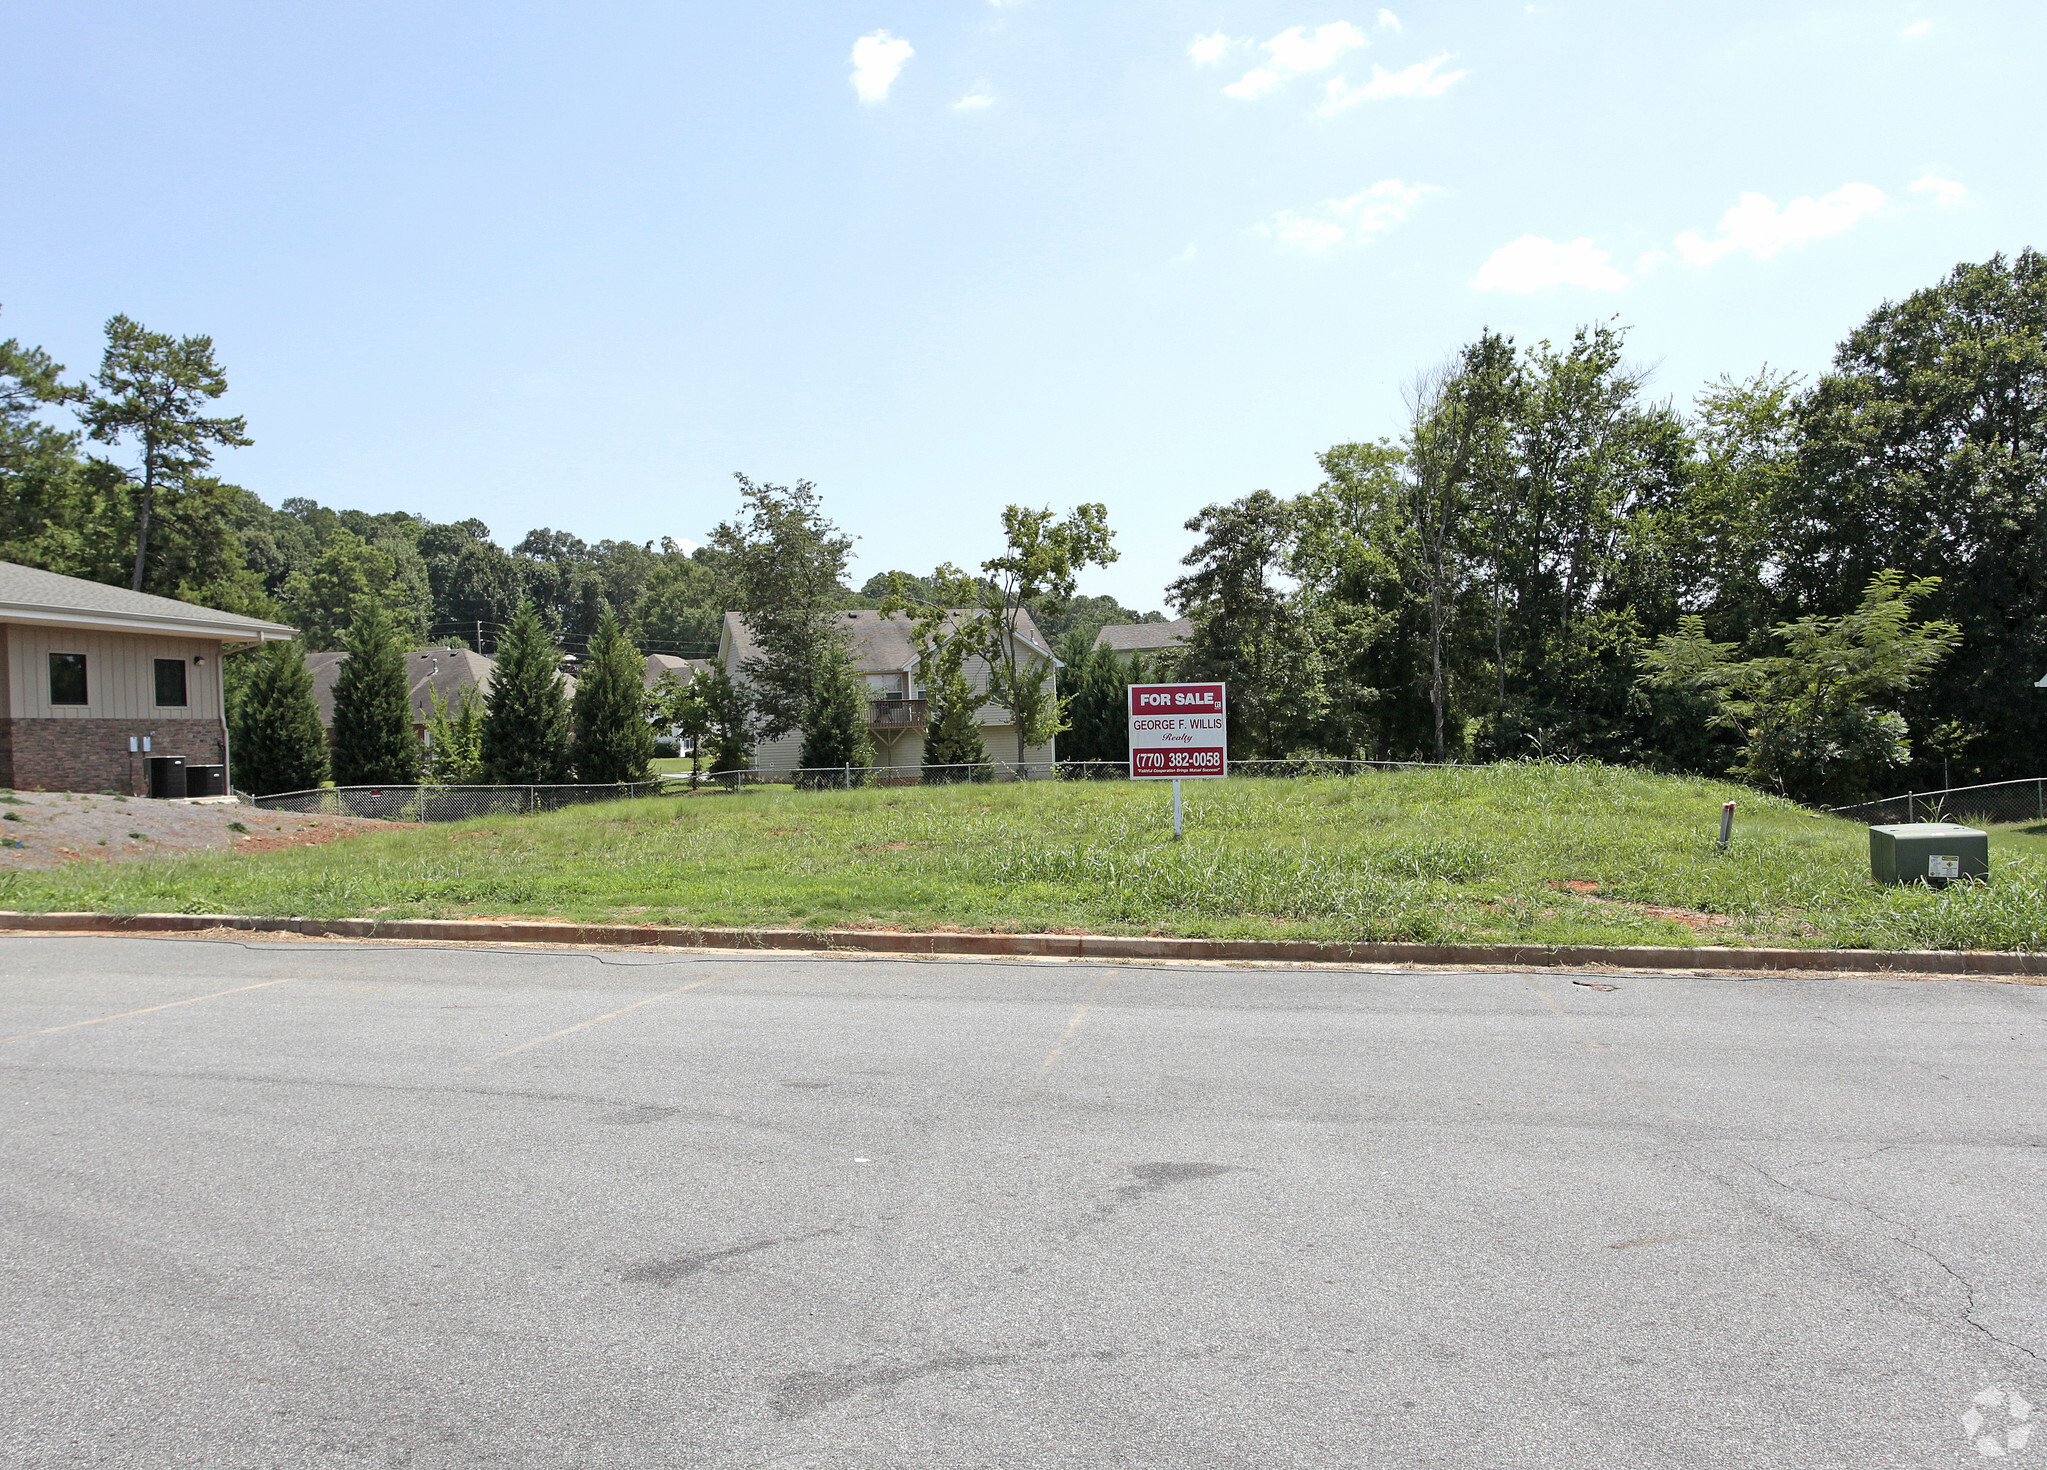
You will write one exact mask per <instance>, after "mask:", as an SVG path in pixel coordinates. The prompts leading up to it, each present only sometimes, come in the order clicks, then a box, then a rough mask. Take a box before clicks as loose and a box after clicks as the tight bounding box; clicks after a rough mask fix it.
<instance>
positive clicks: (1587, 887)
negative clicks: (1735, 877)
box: [1549, 878, 1734, 934]
mask: <svg viewBox="0 0 2047 1470" xmlns="http://www.w3.org/2000/svg"><path fill="white" fill-rule="evenodd" d="M1549 886H1550V887H1552V888H1556V889H1560V890H1562V891H1563V892H1565V893H1571V894H1576V895H1577V896H1578V897H1579V898H1582V899H1584V900H1585V901H1586V902H1587V903H1596V904H1601V905H1603V906H1605V907H1607V908H1616V909H1626V910H1628V911H1629V912H1630V913H1636V914H1640V915H1642V916H1643V917H1644V918H1647V919H1663V920H1666V921H1667V922H1669V923H1672V924H1682V925H1684V927H1685V928H1687V929H1689V930H1691V931H1692V933H1694V934H1717V933H1719V932H1720V931H1721V930H1723V929H1725V928H1726V927H1727V926H1728V925H1729V924H1731V923H1733V922H1734V921H1733V920H1732V919H1730V918H1728V917H1727V916H1726V915H1725V914H1703V913H1700V912H1699V911H1698V910H1697V909H1679V908H1672V907H1670V905H1668V904H1661V903H1629V902H1628V901H1627V900H1626V899H1621V898H1604V897H1601V895H1600V892H1599V885H1598V884H1597V883H1594V882H1592V881H1591V880H1590V879H1586V878H1560V879H1558V880H1557V881H1555V882H1553V883H1551V884H1550V885H1549Z"/></svg>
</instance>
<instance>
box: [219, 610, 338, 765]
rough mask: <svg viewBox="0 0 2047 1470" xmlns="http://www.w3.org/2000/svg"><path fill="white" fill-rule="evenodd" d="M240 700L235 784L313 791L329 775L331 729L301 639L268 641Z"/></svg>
mask: <svg viewBox="0 0 2047 1470" xmlns="http://www.w3.org/2000/svg"><path fill="white" fill-rule="evenodd" d="M253 662H254V664H255V668H254V669H252V670H251V671H250V673H249V676H248V679H247V681H246V682H245V683H244V684H243V686H242V689H241V694H240V697H239V698H238V699H237V700H236V701H235V710H234V732H233V742H232V745H231V748H230V757H231V759H232V760H233V761H234V771H233V773H232V776H233V780H234V784H235V785H236V786H237V787H239V788H240V789H242V790H243V791H247V792H251V793H253V794H255V795H257V796H269V795H272V794H274V793H276V792H279V791H310V790H312V789H313V788H314V787H316V786H318V785H319V784H320V783H321V782H323V781H325V780H326V779H327V732H326V731H325V730H324V729H322V728H321V726H320V707H319V705H318V704H317V703H315V702H314V699H313V675H312V671H311V670H309V669H308V668H307V667H306V656H305V650H304V649H302V648H300V647H299V645H298V643H297V642H296V641H292V642H286V643H267V644H265V645H264V646H263V648H262V649H261V651H259V652H258V653H257V654H256V656H255V658H254V660H253Z"/></svg>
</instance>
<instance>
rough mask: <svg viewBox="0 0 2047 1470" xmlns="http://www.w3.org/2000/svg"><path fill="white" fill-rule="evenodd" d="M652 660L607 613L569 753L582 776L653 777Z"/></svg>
mask: <svg viewBox="0 0 2047 1470" xmlns="http://www.w3.org/2000/svg"><path fill="white" fill-rule="evenodd" d="M646 667H647V666H646V661H645V660H644V659H642V658H641V657H640V651H639V650H638V649H637V648H635V647H633V645H632V641H631V640H630V639H628V638H627V637H626V636H625V634H624V633H622V632H620V631H619V627H618V619H617V618H615V617H613V616H612V615H611V614H610V613H609V612H606V613H605V614H604V616H603V617H601V618H599V619H598V620H597V634H596V636H595V637H594V638H592V639H591V640H590V661H589V663H588V664H587V665H586V666H585V667H584V670H583V677H582V678H581V679H580V680H578V681H577V683H576V698H575V703H574V705H573V708H572V714H573V717H574V723H575V738H574V740H573V742H572V743H571V746H570V751H569V757H570V761H571V763H572V764H573V765H574V766H575V768H576V779H577V780H578V781H651V780H652V779H653V777H654V772H653V768H652V767H651V766H649V765H648V762H649V761H651V760H652V759H653V758H654V731H653V728H652V727H651V726H650V725H648V723H647V717H646V712H645V708H644V704H645V699H644V696H645V694H646V687H647V676H646Z"/></svg>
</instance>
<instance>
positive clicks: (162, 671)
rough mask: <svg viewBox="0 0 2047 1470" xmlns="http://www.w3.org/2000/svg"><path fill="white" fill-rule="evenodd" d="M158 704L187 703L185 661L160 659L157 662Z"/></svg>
mask: <svg viewBox="0 0 2047 1470" xmlns="http://www.w3.org/2000/svg"><path fill="white" fill-rule="evenodd" d="M156 702H157V703H158V704H160V705H177V706H179V707H180V708H182V707H183V706H184V703H185V661H184V660H183V659H181V658H160V659H158V660H157V661H156Z"/></svg>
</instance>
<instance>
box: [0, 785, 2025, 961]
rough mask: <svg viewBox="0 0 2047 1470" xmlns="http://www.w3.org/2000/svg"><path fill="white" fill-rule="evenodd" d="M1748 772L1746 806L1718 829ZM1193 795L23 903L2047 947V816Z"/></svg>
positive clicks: (387, 842)
mask: <svg viewBox="0 0 2047 1470" xmlns="http://www.w3.org/2000/svg"><path fill="white" fill-rule="evenodd" d="M1730 795H1732V796H1735V797H1736V799H1737V800H1738V801H1739V802H1740V803H1741V811H1740V817H1739V820H1738V821H1737V824H1736V829H1735V840H1734V842H1733V844H1732V846H1731V847H1730V848H1729V849H1728V850H1727V851H1725V852H1721V851H1719V850H1718V849H1717V847H1716V846H1715V843H1714V838H1715V836H1716V834H1717V831H1718V824H1719V815H1720V803H1721V801H1722V800H1724V799H1725V798H1726V797H1728V796H1730ZM1169 799H1170V798H1169V790H1168V788H1167V787H1166V786H1165V785H1164V784H1163V783H1159V784H1151V783H1146V784H1131V783H1125V782H1102V783H1085V782H1079V783H1064V782H1034V783H1030V784H1024V785H992V786H956V787H933V788H896V789H882V790H869V791H851V792H802V793H799V792H792V791H789V790H787V789H785V788H774V789H756V790H753V791H749V792H747V793H746V794H744V795H739V796H734V795H731V794H727V793H710V792H705V793H699V794H696V795H690V796H663V797H652V798H648V799H646V800H642V801H636V802H621V803H609V804H605V805H601V806H591V807H583V808H579V809H576V810H573V811H566V812H559V813H555V814H552V815H548V816H541V817H517V818H501V819H494V820H484V821H477V822H470V823H454V824H445V825H437V826H432V827H421V828H416V829H411V830H404V831H396V832H389V833H377V834H373V835H369V836H364V837H359V838H354V839H351V840H348V841H344V842H337V843H334V844H331V845H329V846H326V847H318V848H305V849H293V850H286V851H279V852H267V853H233V852H227V853H199V854H193V855H190V856H183V857H175V858H164V859H159V860H154V861H150V862H137V863H128V864H120V865H109V866H104V867H103V866H100V865H98V864H91V863H80V864H75V865H73V866H72V867H70V868H68V869H65V870H63V871H60V872H53V873H20V874H15V875H11V876H10V877H8V878H6V879H4V880H0V907H7V908H21V909H41V910H48V909H93V910H100V911H106V912H121V913H132V912H143V911H166V910H168V911H183V912H195V913H206V912H211V913H246V914H300V915H310V916H318V917H339V916H346V915H383V916H389V917H394V918H396V917H413V916H419V917H463V916H471V915H502V916H514V915H517V916H548V917H557V918H567V919H577V920H604V919H624V920H629V921H644V922H649V923H680V924H703V925H715V926H724V925H774V926H783V925H792V924H793V925H798V926H809V927H818V928H823V927H837V926H848V925H858V926H868V927H887V928H905V929H936V928H967V929H1001V930H1018V931H1032V930H1036V931H1045V930H1054V931H1056V930H1068V931H1074V930H1079V931H1087V932H1093V933H1110V934H1131V933H1161V934H1186V935H1207V936H1216V937H1253V938H1269V937H1287V938H1310V939H1412V940H1466V941H1479V942H1517V943H1527V942H1538V943H1576V944H1672V943H1675V944H1693V943H1728V944H1790V945H1805V946H1821V945H1845V946H1869V947H1876V948H1928V947H1930V948H2001V949H2034V948H2041V947H2047V828H2028V829H2012V828H2006V829H1999V830H1997V831H1996V832H1994V833H1993V836H1992V841H1991V858H1992V864H1993V876H1994V881H1993V882H1992V883H1990V884H1987V885H1976V884H1970V885H1957V886H1955V887H1953V888H1950V889H1947V890H1944V891H1935V890H1931V889H1927V888H1924V887H1911V888H1879V887H1877V886H1876V885H1875V884H1874V883H1872V882H1871V881H1870V879H1869V876H1868V871H1869V861H1868V838H1867V836H1866V834H1865V831H1864V829H1863V828H1862V827H1860V826H1856V825H1852V824H1849V823H1846V822H1841V821H1837V820H1834V819H1831V818H1824V817H1816V816H1813V815H1811V814H1810V813H1808V812H1806V811H1804V810H1802V809H1800V808H1797V807H1794V806H1792V805H1790V804H1789V803H1786V802H1780V801H1775V800H1773V799H1771V798H1768V797H1763V796H1759V795H1757V794H1756V793H1754V792H1752V791H1745V790H1739V789H1737V788H1732V787H1726V786H1722V785H1719V784H1717V783H1713V782H1708V781H1697V780H1686V779H1676V778H1669V777H1659V776H1652V775H1648V774H1644V773H1642V772H1637V771H1628V770H1620V769H1615V768H1610V767H1601V766H1539V765H1527V766H1509V767H1494V768H1480V769H1472V770H1459V771H1443V770H1434V771H1410V772H1402V773H1399V774H1379V775H1370V776H1361V777H1350V778H1335V779H1326V780H1324V779H1316V780H1297V781H1273V780H1260V779H1233V780H1230V781H1224V782H1208V783H1203V782H1190V783H1188V787H1187V838H1186V840H1185V841H1183V842H1178V843H1176V842H1174V841H1173V840H1172V835H1171V830H1170V828H1171V819H1170V815H1169V805H1168V803H1169ZM1567 884H1568V885H1576V886H1575V887H1566V886H1564V885H1567ZM1579 890H1582V891H1579ZM1658 907H1661V908H1664V909H1668V910H1674V911H1680V912H1673V913H1659V912H1657V911H1656V910H1657V908H1658ZM1687 919H1689V920H1690V923H1689V924H1688V923H1687V922H1685V921H1686V920H1687Z"/></svg>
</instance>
